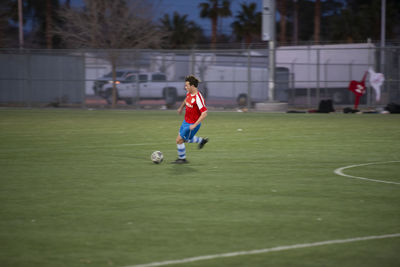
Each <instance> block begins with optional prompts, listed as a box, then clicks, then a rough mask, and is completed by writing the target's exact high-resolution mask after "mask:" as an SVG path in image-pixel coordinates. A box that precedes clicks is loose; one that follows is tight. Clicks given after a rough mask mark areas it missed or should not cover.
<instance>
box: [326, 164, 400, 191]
mask: <svg viewBox="0 0 400 267" xmlns="http://www.w3.org/2000/svg"><path fill="white" fill-rule="evenodd" d="M399 162H400V161H398V160H395V161H385V162H370V163H363V164H356V165H350V166H345V167H341V168H338V169H336V170H334V171H333V172H334V173H335V174H337V175H340V176H344V177H349V178H353V179H360V180H365V181H370V182H377V183H385V184H397V185H400V183H397V182H391V181H385V180H377V179H370V178H365V177H359V176H353V175H349V174H345V173H343V171H344V170H346V169H350V168H355V167H361V166H368V165H376V164H385V163H399Z"/></svg>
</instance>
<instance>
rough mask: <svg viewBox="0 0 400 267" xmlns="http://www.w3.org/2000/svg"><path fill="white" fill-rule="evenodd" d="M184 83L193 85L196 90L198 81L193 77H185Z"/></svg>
mask: <svg viewBox="0 0 400 267" xmlns="http://www.w3.org/2000/svg"><path fill="white" fill-rule="evenodd" d="M185 82H189V84H190V85H194V87H196V88H197V86H198V85H199V82H200V81H199V79H197V78H196V77H195V76H194V75H189V76H186V77H185Z"/></svg>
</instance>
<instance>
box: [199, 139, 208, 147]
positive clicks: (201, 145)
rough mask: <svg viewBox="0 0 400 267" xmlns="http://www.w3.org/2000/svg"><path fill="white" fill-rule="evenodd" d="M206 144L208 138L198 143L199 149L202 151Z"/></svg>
mask: <svg viewBox="0 0 400 267" xmlns="http://www.w3.org/2000/svg"><path fill="white" fill-rule="evenodd" d="M207 142H208V138H207V137H205V138H203V140H201V142H200V144H199V149H202V148H203V146H204V145H205V144H207Z"/></svg>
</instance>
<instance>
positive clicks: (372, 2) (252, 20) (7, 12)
mask: <svg viewBox="0 0 400 267" xmlns="http://www.w3.org/2000/svg"><path fill="white" fill-rule="evenodd" d="M21 1H22V6H23V23H24V29H25V32H24V48H48V49H52V48H82V47H86V48H167V49H175V48H192V47H194V46H201V45H203V46H210V47H212V48H215V47H216V46H217V44H221V43H222V44H240V45H241V46H246V47H247V46H249V45H251V44H254V43H260V42H261V23H262V22H261V21H262V14H261V12H260V11H257V4H256V2H253V1H251V0H249V1H242V3H241V4H240V10H239V11H237V12H235V13H234V12H233V11H232V10H231V4H232V0H202V1H199V4H198V9H197V12H199V15H200V17H201V18H203V19H207V20H210V21H211V25H212V26H211V36H207V35H205V34H204V30H205V29H202V28H201V26H200V25H198V24H196V23H195V22H194V21H191V20H188V15H187V14H180V13H178V12H175V13H174V14H172V15H171V14H163V15H162V16H160V14H162V11H160V10H157V3H159V2H155V1H152V0H114V1H107V0H83V6H82V7H79V8H78V7H71V2H70V0H65V1H62V2H61V1H60V0H21ZM160 1H162V0H160ZM381 1H382V0H277V1H276V7H277V16H276V17H277V23H276V31H277V35H276V36H277V41H278V45H287V44H302V43H304V42H307V43H326V42H348V43H351V42H358V41H366V40H367V39H368V38H370V39H372V40H379V39H380V30H381V29H380V20H381ZM386 2H387V3H386V39H387V40H390V41H394V42H398V41H400V1H396V0H387V1H386ZM227 17H232V18H233V23H232V24H231V25H230V27H231V29H232V34H231V35H229V36H228V35H226V34H222V33H219V32H218V21H219V20H221V19H225V18H227ZM15 47H18V0H2V1H0V48H15Z"/></svg>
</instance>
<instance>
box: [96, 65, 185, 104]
mask: <svg viewBox="0 0 400 267" xmlns="http://www.w3.org/2000/svg"><path fill="white" fill-rule="evenodd" d="M116 88H117V99H118V100H124V101H125V102H126V103H127V104H133V103H134V102H135V101H137V100H140V99H165V102H166V104H167V105H173V104H175V102H176V101H177V100H179V99H183V98H184V97H185V96H186V91H185V84H184V82H172V81H167V79H166V75H165V74H164V73H159V72H154V73H131V74H129V75H128V76H127V77H126V79H124V80H121V81H117V82H116ZM112 89H113V84H112V81H110V82H108V83H107V84H104V85H103V86H102V88H101V90H100V91H99V95H101V96H102V97H104V98H105V99H106V100H107V102H108V103H112Z"/></svg>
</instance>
